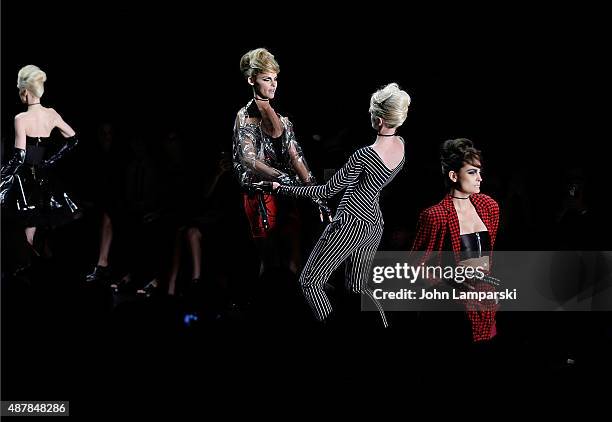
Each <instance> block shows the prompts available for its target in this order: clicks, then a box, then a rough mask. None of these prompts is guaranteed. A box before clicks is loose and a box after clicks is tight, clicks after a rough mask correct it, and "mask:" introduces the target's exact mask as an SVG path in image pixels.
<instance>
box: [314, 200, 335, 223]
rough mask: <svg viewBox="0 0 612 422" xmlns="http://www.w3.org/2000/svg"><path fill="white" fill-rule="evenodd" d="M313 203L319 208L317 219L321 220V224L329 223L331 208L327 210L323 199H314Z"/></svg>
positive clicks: (327, 207)
mask: <svg viewBox="0 0 612 422" xmlns="http://www.w3.org/2000/svg"><path fill="white" fill-rule="evenodd" d="M314 202H315V204H317V205H318V206H319V218H320V219H321V222H324V221H325V220H329V221H330V222H331V221H332V212H331V208H329V206H328V205H327V201H326V200H325V199H315V200H314Z"/></svg>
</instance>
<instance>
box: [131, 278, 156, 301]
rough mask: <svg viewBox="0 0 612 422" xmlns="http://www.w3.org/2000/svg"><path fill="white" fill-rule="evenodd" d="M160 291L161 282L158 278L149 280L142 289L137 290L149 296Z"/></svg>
mask: <svg viewBox="0 0 612 422" xmlns="http://www.w3.org/2000/svg"><path fill="white" fill-rule="evenodd" d="M158 291H159V282H158V281H157V280H156V279H153V280H151V281H149V282H148V283H147V284H145V286H144V287H142V288H141V289H138V290H136V294H139V295H144V296H145V297H147V298H149V297H151V296H153V295H154V294H156V293H157V292H158Z"/></svg>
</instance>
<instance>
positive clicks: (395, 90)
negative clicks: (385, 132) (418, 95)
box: [370, 83, 410, 128]
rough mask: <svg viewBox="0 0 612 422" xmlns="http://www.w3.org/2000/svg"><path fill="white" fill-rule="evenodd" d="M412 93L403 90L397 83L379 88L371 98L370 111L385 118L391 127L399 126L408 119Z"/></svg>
mask: <svg viewBox="0 0 612 422" xmlns="http://www.w3.org/2000/svg"><path fill="white" fill-rule="evenodd" d="M409 106H410V95H408V93H407V92H406V91H402V90H401V89H400V87H399V86H398V85H397V84H396V83H390V84H389V85H387V86H385V87H384V88H381V89H379V90H378V91H376V92H375V93H374V94H372V98H370V113H371V114H372V115H373V116H374V117H380V118H381V119H384V120H385V124H386V125H387V127H389V128H395V127H399V126H401V125H402V123H404V120H406V116H407V114H408V107H409Z"/></svg>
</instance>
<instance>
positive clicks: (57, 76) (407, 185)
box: [1, 2, 610, 414]
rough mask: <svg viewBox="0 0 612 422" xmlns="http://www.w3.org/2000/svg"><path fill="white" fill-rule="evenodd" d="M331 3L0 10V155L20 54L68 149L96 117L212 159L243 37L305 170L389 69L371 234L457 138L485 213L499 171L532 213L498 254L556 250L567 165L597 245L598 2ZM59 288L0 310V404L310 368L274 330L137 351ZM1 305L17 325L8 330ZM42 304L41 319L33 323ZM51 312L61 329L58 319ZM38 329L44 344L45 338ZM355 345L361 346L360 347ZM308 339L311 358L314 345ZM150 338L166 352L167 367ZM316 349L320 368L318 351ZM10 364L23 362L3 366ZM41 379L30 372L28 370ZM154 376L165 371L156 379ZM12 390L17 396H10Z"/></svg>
mask: <svg viewBox="0 0 612 422" xmlns="http://www.w3.org/2000/svg"><path fill="white" fill-rule="evenodd" d="M348 7H350V9H346V8H348ZM346 8H342V7H337V8H336V9H332V8H331V6H330V5H329V4H317V3H308V4H306V3H304V4H289V3H288V2H287V3H281V4H273V3H267V2H261V3H255V2H251V3H249V4H240V3H234V2H225V3H224V4H216V5H212V4H210V3H208V4H202V5H199V6H198V7H197V10H196V7H195V6H194V5H193V4H192V3H186V2H185V3H180V2H165V3H161V4H160V5H158V6H152V5H150V4H148V3H135V4H134V3H132V4H131V5H129V6H127V5H124V4H119V3H117V4H113V3H111V2H87V3H86V4H79V5H77V4H76V3H75V4H64V3H61V4H60V3H59V2H45V3H37V2H27V4H23V3H18V2H3V3H2V17H1V19H2V28H1V32H2V34H1V35H2V39H1V43H2V45H1V47H2V66H1V71H2V75H1V88H2V91H1V92H2V95H1V102H2V114H1V119H2V120H1V121H2V130H1V135H2V139H3V144H4V145H3V147H4V150H5V151H6V150H7V148H8V147H10V146H11V144H12V139H13V136H14V132H13V125H12V119H13V116H14V115H15V114H17V113H19V112H21V111H23V110H24V107H23V105H22V104H21V103H20V101H19V98H18V96H17V89H16V86H15V85H16V75H17V72H18V70H19V69H20V68H21V67H22V66H24V65H26V64H35V65H37V66H39V67H41V68H42V69H43V70H44V71H45V72H46V73H47V76H48V80H47V83H46V84H45V95H44V97H43V103H44V104H45V105H47V106H52V107H54V108H56V109H57V110H58V111H59V112H60V113H61V114H62V116H63V117H64V119H65V120H66V121H67V122H68V123H70V124H71V125H72V126H73V127H74V128H75V129H76V130H77V132H78V133H79V134H80V138H81V142H83V143H87V142H88V141H89V139H93V137H94V136H95V129H96V127H97V125H98V124H99V123H101V122H103V121H106V120H111V121H113V122H115V123H116V124H117V125H118V127H119V128H120V129H121V130H123V131H125V132H142V133H144V134H147V135H151V136H152V137H156V136H159V135H162V134H163V131H164V130H165V129H167V128H170V127H179V128H180V130H181V131H182V132H183V134H184V136H185V139H186V140H187V142H188V143H189V145H190V148H191V150H192V151H193V157H196V159H197V161H199V165H201V166H202V167H206V166H211V165H213V163H214V160H215V157H217V153H218V151H220V150H224V151H227V152H229V151H230V148H231V135H232V125H233V121H234V118H235V115H236V112H237V110H238V109H239V108H240V107H242V106H243V105H244V104H245V103H246V102H247V101H248V100H249V98H250V96H251V92H250V89H249V87H248V85H247V84H246V82H245V81H244V80H243V79H242V77H241V74H240V71H239V66H238V64H239V59H240V57H241V56H242V55H243V54H244V53H245V52H247V51H248V50H250V49H253V48H257V47H266V48H268V49H269V50H270V51H271V52H272V53H273V54H274V55H275V57H276V59H277V60H278V62H279V64H280V68H281V73H280V77H279V87H278V91H277V98H276V99H275V107H276V109H277V111H279V112H280V113H282V114H284V115H288V116H289V117H290V118H291V119H292V121H293V122H294V126H295V130H296V135H297V137H298V140H299V142H300V143H301V145H302V147H303V149H304V151H305V153H306V157H307V158H308V161H309V164H310V166H311V167H312V169H313V171H314V172H315V174H316V175H317V176H319V177H321V176H322V175H323V170H324V169H326V168H337V167H339V166H340V165H341V164H342V163H343V162H344V160H345V157H346V155H347V154H348V153H350V152H351V151H353V150H355V149H356V148H358V147H361V146H363V145H367V144H368V143H371V142H372V141H373V139H374V132H373V131H372V130H371V128H370V127H369V115H368V105H369V98H370V95H371V94H372V93H373V92H374V91H375V90H376V89H378V88H379V87H381V86H383V85H384V84H386V83H389V82H392V81H395V82H398V83H399V84H400V86H401V87H402V88H403V89H405V90H406V91H408V93H409V94H410V95H411V97H412V105H411V109H410V112H409V115H408V118H407V120H406V122H405V124H404V126H403V127H402V128H401V134H402V136H403V137H404V138H405V139H406V141H407V161H406V166H405V169H404V170H403V172H402V174H401V175H400V176H399V177H398V179H397V181H396V182H395V183H394V184H393V185H392V186H390V188H389V191H388V193H387V194H386V195H385V197H384V198H383V212H384V213H385V220H386V222H387V223H388V225H389V227H400V226H401V227H404V228H406V229H407V230H413V229H414V226H415V225H416V217H417V215H418V212H419V211H420V210H421V209H423V208H424V207H425V206H428V205H431V204H433V203H435V202H437V201H438V200H439V199H440V198H441V197H442V195H443V194H444V189H443V187H442V180H441V178H440V176H439V170H438V166H439V164H438V147H439V145H440V143H441V142H442V141H444V140H445V139H449V138H457V137H466V138H469V139H472V140H473V141H474V142H475V143H476V145H477V147H479V148H480V149H481V150H482V151H483V153H484V157H485V162H484V165H485V168H484V170H485V173H484V174H485V176H484V183H483V192H484V193H488V194H490V195H491V196H493V197H494V198H496V199H497V200H498V201H499V202H500V206H501V208H502V213H503V210H504V206H505V203H504V198H505V195H506V192H507V191H508V185H509V183H510V181H511V180H512V179H513V177H515V176H517V175H519V176H520V178H521V180H522V181H523V185H522V189H523V192H524V195H525V197H526V198H528V201H529V203H530V204H531V210H532V213H533V214H532V215H531V216H530V217H531V221H532V225H530V227H529V230H530V232H529V240H526V242H527V246H525V245H524V244H522V243H520V242H519V243H513V244H508V245H507V246H508V248H517V249H523V248H525V249H529V248H534V249H535V248H545V249H555V248H557V247H558V245H557V244H556V243H555V241H554V239H556V238H557V237H556V235H555V233H554V230H555V228H554V223H553V220H554V215H555V212H556V210H558V208H559V207H560V205H561V201H562V197H563V193H564V188H565V184H566V182H567V174H568V171H570V170H571V169H572V168H575V167H579V168H581V169H582V171H583V174H584V175H585V178H586V181H587V183H586V189H587V197H588V201H589V204H590V205H591V209H592V210H593V211H594V213H595V214H596V215H598V216H599V219H598V220H597V221H598V224H599V225H598V226H595V227H598V229H597V230H596V231H597V233H596V238H597V243H593V244H592V247H593V248H596V249H604V250H605V249H610V248H609V239H610V237H609V236H608V234H607V233H608V231H609V224H606V221H607V215H608V211H609V209H608V202H609V201H608V194H607V192H608V191H609V187H608V177H607V176H606V172H607V168H608V166H609V154H608V145H607V144H608V143H609V135H607V133H606V132H605V131H603V130H602V129H601V128H602V127H603V126H605V121H606V117H607V109H608V107H607V106H606V105H605V103H606V83H604V81H605V79H604V75H606V68H605V67H604V66H603V62H604V60H605V55H606V54H607V49H604V45H605V40H606V35H607V34H606V32H607V31H606V29H605V26H603V24H602V22H601V18H602V17H603V14H601V13H599V12H598V11H597V10H586V9H585V10H575V9H573V8H566V9H564V8H560V7H559V6H554V7H552V6H551V7H542V8H541V9H536V8H534V7H533V6H529V7H522V6H519V5H517V4H513V6H506V7H503V6H501V7H499V8H497V9H494V8H491V7H489V6H484V5H483V6H478V7H467V6H461V7H453V8H449V7H448V6H442V5H432V7H431V10H417V9H413V8H408V7H402V8H399V7H395V6H393V5H390V4H386V3H384V4H383V3H370V4H366V5H364V6H363V7H361V8H359V9H358V8H356V7H355V6H346ZM315 134H316V135H319V136H320V139H321V140H320V141H317V140H316V139H315V138H313V135H315ZM88 138H89V139H88ZM69 177H70V176H69ZM79 182H80V181H79V177H78V174H77V175H73V183H74V185H75V187H76V188H80V189H86V186H79ZM488 182H489V184H487V183H488ZM77 190H78V189H77ZM502 218H503V214H502ZM503 230H504V228H503V226H502V227H501V229H500V235H499V238H500V241H503V236H504V234H503V233H504V232H503ZM557 235H558V234H557ZM551 239H553V240H551ZM515 240H516V239H515ZM240 242H242V243H245V244H246V243H247V242H248V239H247V237H246V235H245V237H244V238H243V239H238V240H236V239H227V244H228V245H230V247H232V248H238V250H240V249H239V248H240V247H242V246H241V243H240ZM80 265H81V266H82V267H84V266H86V265H89V263H81V264H80ZM62 292H63V293H64V292H66V293H67V294H68V296H67V297H65V298H63V299H61V300H60V301H59V303H58V304H56V305H50V304H48V303H46V304H45V303H44V302H45V298H44V294H42V295H40V293H39V295H40V297H38V299H36V300H35V302H34V303H35V305H31V306H32V307H28V308H27V309H29V310H32V309H36V306H42V308H40V309H42V310H40V309H39V310H38V311H35V312H34V314H33V315H29V316H28V317H23V316H22V315H21V314H20V313H19V309H17V311H16V312H17V313H13V314H10V315H9V314H6V311H5V312H3V314H4V315H3V320H4V321H3V326H4V327H5V328H6V327H7V325H6V324H9V325H8V327H9V328H11V326H12V329H10V331H9V334H5V335H4V336H3V337H4V338H3V343H4V344H7V341H8V342H9V343H10V344H13V345H15V344H19V341H24V343H22V346H20V347H17V346H13V347H9V348H8V349H6V350H5V351H4V357H3V368H4V369H5V371H6V370H7V368H9V369H8V370H9V374H8V375H9V378H8V380H9V381H10V384H7V383H6V381H4V388H5V391H6V393H5V394H3V399H17V398H25V399H44V398H55V399H58V400H59V399H61V400H65V399H66V398H68V399H70V400H72V404H73V406H74V408H75V412H76V413H81V414H85V413H87V411H88V410H89V411H94V409H99V406H100V404H101V403H103V402H105V403H108V402H110V403H117V402H119V401H121V400H122V401H124V402H126V401H127V402H129V400H130V398H131V395H132V394H133V395H136V394H139V395H143V396H144V397H145V403H151V401H150V398H151V397H152V396H150V395H149V394H155V395H160V397H166V392H168V390H169V389H173V388H174V386H178V387H176V389H175V390H176V391H174V393H175V394H177V395H178V396H181V397H183V398H184V397H187V396H189V395H190V393H194V392H195V393H196V394H195V395H196V396H197V395H198V392H199V390H198V388H199V387H195V389H191V390H190V388H191V387H188V386H187V384H188V383H190V382H191V383H192V384H193V383H194V382H195V383H196V385H198V383H200V387H202V384H207V382H208V380H213V381H211V383H217V384H214V385H217V386H221V388H220V389H219V391H217V393H220V392H221V390H223V391H231V393H228V394H229V396H230V397H229V398H230V399H231V398H232V397H237V396H238V394H239V393H245V394H244V395H246V396H249V395H251V394H253V393H254V392H256V391H258V389H259V387H258V385H259V381H257V380H256V379H251V380H250V381H249V382H248V383H246V384H245V383H244V380H242V378H241V377H240V375H241V374H245V373H247V374H250V375H251V376H255V377H259V378H258V379H261V378H266V377H269V376H270V374H271V373H270V372H268V371H269V370H271V369H270V368H276V369H279V367H278V366H274V365H271V362H278V363H279V364H280V363H281V362H283V363H285V362H286V361H287V362H289V366H285V367H284V368H290V369H289V370H286V369H284V370H282V369H281V371H279V372H284V371H288V372H285V374H284V376H285V377H286V379H285V378H282V380H283V382H287V381H288V380H289V381H296V380H300V379H302V378H309V377H310V376H311V375H312V374H311V373H309V372H308V368H310V367H309V366H307V365H306V366H299V365H297V364H296V361H295V360H294V358H295V357H296V356H301V355H300V354H301V352H302V351H301V350H297V351H296V350H294V349H292V350H291V351H287V350H286V349H284V348H283V347H287V344H284V345H279V344H278V338H274V339H272V341H273V343H271V344H274V345H275V348H274V349H273V350H272V349H266V348H264V347H263V346H262V344H264V345H265V344H266V343H265V340H269V339H261V338H259V337H257V338H256V339H254V338H253V337H245V338H247V339H248V341H247V340H245V341H244V342H241V341H240V340H236V339H233V340H229V341H230V343H228V344H229V346H227V347H226V348H222V349H219V348H218V347H214V346H213V347H209V346H210V343H207V342H209V341H213V340H216V341H219V340H220V339H223V341H228V339H227V338H226V337H224V336H223V335H219V333H217V334H216V336H215V334H211V333H208V334H209V335H212V336H213V337H206V338H201V337H199V338H197V339H195V340H194V339H191V338H190V337H187V338H184V337H181V338H180V339H178V338H177V337H178V335H177V334H176V333H173V332H172V331H170V333H167V332H166V333H164V335H163V336H160V338H155V335H156V334H154V335H153V336H145V340H144V343H139V342H140V340H141V337H137V338H133V337H132V335H133V333H132V332H130V331H129V330H127V329H126V330H125V331H123V332H122V334H121V335H120V336H119V337H116V336H115V335H114V334H113V333H109V332H107V331H105V330H108V326H107V325H106V323H105V322H104V320H103V318H102V319H98V316H93V317H92V315H93V314H95V312H96V311H95V309H94V310H92V309H90V308H89V305H90V304H91V302H87V300H91V297H85V301H84V298H83V297H82V296H80V294H81V293H78V295H77V293H75V291H74V289H71V288H63V290H62ZM5 297H6V296H5ZM54 297H55V296H54ZM3 303H4V301H3ZM41 304H42V305H41ZM56 307H57V309H56ZM16 308H18V307H17V305H15V306H14V307H12V308H11V309H13V311H15V310H16ZM62 309H63V312H62V311H61V310H62ZM73 311H74V312H79V313H80V314H78V317H77V316H75V315H77V314H74V313H73ZM7 315H8V316H9V317H14V316H17V317H18V318H22V319H21V320H20V323H19V324H17V325H12V324H11V323H10V322H7ZM41 315H54V316H53V317H52V318H50V319H49V320H48V321H47V322H45V323H42V324H41V323H40V320H39V319H38V318H39V317H40V316H41ZM83 315H84V316H85V317H84V320H83V319H82V317H83ZM115 318H117V317H115ZM92 321H93V323H92ZM140 322H143V321H140ZM144 323H147V321H144ZM540 323H541V321H540ZM61 324H64V328H65V330H61V329H58V327H60V326H61ZM544 325H545V324H543V326H544ZM37 327H42V329H43V330H46V334H44V335H43V336H42V337H40V339H41V341H40V343H39V342H38V341H37V340H36V338H32V337H31V336H27V335H26V334H24V332H19V331H21V329H28V330H30V331H27V332H30V333H31V332H33V331H36V329H37ZM66 327H67V328H66ZM536 331H537V329H536ZM101 332H102V334H100V333H101ZM5 333H6V331H5ZM58 333H60V334H58ZM61 333H64V334H65V335H66V337H61ZM56 334H57V335H60V338H59V340H58V339H57V336H56ZM149 334H150V333H149ZM161 339H163V340H161ZM408 339H409V336H406V338H404V340H405V341H406V342H409V340H408ZM54 340H57V342H58V343H59V344H62V343H63V347H60V348H59V349H58V348H55V349H54V348H53V347H52V346H50V344H54V343H53V341H54ZM192 341H193V343H192ZM542 341H543V342H545V341H546V340H542ZM355 342H356V343H359V344H360V346H361V347H365V346H364V345H363V344H362V343H361V339H359V340H355ZM162 343H163V344H162ZM401 343H402V342H401V341H399V340H398V343H397V344H401ZM195 344H197V346H195ZM172 345H176V347H175V348H173V346H172ZM309 347H312V349H308V351H309V352H311V353H312V354H314V355H316V354H318V346H317V344H310V346H309ZM372 347H373V348H374V346H372ZM167 349H169V350H171V352H170V356H172V358H173V359H174V361H173V362H172V363H167V359H166V357H167V356H168V352H167V351H166V350H167ZM544 349H546V348H544ZM211 350H212V351H211ZM255 350H256V351H255ZM395 350H398V349H397V348H396V349H395ZM285 352H287V353H293V354H285ZM198 353H202V354H198ZM207 353H208V354H207ZM295 353H297V355H296V354H295ZM394 357H395V358H397V357H405V356H404V355H400V354H399V353H398V355H393V356H392V357H390V358H389V359H391V360H392V359H393V358H394ZM330 359H332V360H330V361H324V367H327V366H329V367H332V366H333V363H334V362H336V363H337V361H336V360H333V359H334V358H330ZM202 360H203V362H204V364H203V366H202V367H203V368H204V369H202V367H200V371H202V372H198V375H197V376H196V375H194V373H193V371H192V366H190V365H191V363H192V362H195V361H200V363H201V362H202ZM15 362H18V363H19V364H20V365H24V364H28V365H30V364H33V363H35V364H34V365H33V366H30V369H28V370H27V371H26V372H24V373H21V369H20V366H19V365H17V364H16V363H15ZM116 362H119V363H118V364H117V365H118V366H116ZM160 362H166V364H160ZM300 362H302V363H303V360H300ZM347 362H348V361H347ZM175 365H178V366H175ZM261 365H264V366H263V367H262V366H261ZM265 365H267V366H265ZM313 367H315V365H314V364H313ZM11 368H12V369H11ZM49 368H50V369H49ZM152 368H153V369H152ZM160 368H162V369H160ZM177 368H178V369H177ZM211 368H214V370H213V369H211ZM254 368H259V369H254ZM311 369H312V368H311ZM315 369H317V370H318V369H321V368H319V367H315ZM40 371H47V375H48V376H46V377H41V376H40V373H41V372H40ZM156 371H157V372H156ZM347 373H349V371H348V370H347ZM211 374H214V378H211V376H212V375H211ZM226 375H227V376H226ZM164 376H169V377H170V379H171V380H172V382H171V383H170V384H161V383H156V382H157V381H160V380H161V379H162V378H163V377H164ZM406 376H407V375H406ZM238 378H240V379H241V380H242V381H240V382H237V381H236V380H237V379H238ZM43 379H44V380H43ZM5 380H6V378H5ZM30 380H34V382H33V383H31V382H30ZM41 380H42V381H41ZM62 381H64V383H62ZM332 383H333V385H337V384H336V383H338V381H337V380H336V381H332ZM64 384H65V385H64ZM168 385H171V386H172V387H168ZM117 389H118V390H117ZM151 390H154V391H151ZM116 391H120V392H121V393H120V395H121V398H118V395H117V394H116V393H115V392H116ZM28 392H32V395H33V397H27V393H28ZM53 392H55V393H53ZM16 394H17V395H19V394H21V395H19V397H15V395H16ZM168 394H170V393H168ZM77 397H78V398H79V399H77ZM201 397H202V396H201V395H200V399H201ZM209 397H210V396H209ZM226 398H228V397H227V395H226ZM194 403H197V402H194ZM88 406H89V407H88ZM106 410H107V411H108V412H109V413H111V414H112V409H109V408H107V409H106ZM132 410H135V411H136V412H138V408H136V407H133V409H132ZM96 411H97V410H96Z"/></svg>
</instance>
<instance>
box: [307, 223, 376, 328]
mask: <svg viewBox="0 0 612 422" xmlns="http://www.w3.org/2000/svg"><path fill="white" fill-rule="evenodd" d="M362 230H363V226H362V225H361V224H359V222H358V221H357V220H356V219H355V218H354V217H352V216H351V215H349V214H344V215H342V216H340V217H337V219H336V220H334V221H333V222H332V223H330V224H329V225H328V226H327V227H326V228H325V231H324V232H323V234H322V235H321V238H320V239H319V241H318V242H317V244H316V245H315V247H314V249H313V251H312V253H311V254H310V257H309V258H308V262H306V266H305V267H304V270H303V271H302V275H301V276H300V285H301V287H302V291H303V293H304V296H305V297H306V301H307V302H308V304H309V305H310V307H311V308H312V310H313V311H314V313H315V316H316V317H317V319H318V320H320V321H322V320H324V319H325V318H326V317H327V316H328V315H329V314H330V313H331V311H332V307H331V303H330V301H329V298H328V297H327V295H326V294H325V291H324V290H323V286H324V285H325V282H326V281H327V280H328V279H329V277H330V276H331V274H332V273H333V272H334V270H336V269H337V268H338V267H339V266H340V264H342V262H343V261H344V260H345V259H346V258H347V257H348V256H349V255H350V254H351V253H352V252H353V251H354V250H355V248H356V247H357V246H358V245H359V244H360V243H362V242H363V238H364V233H363V232H362Z"/></svg>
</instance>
